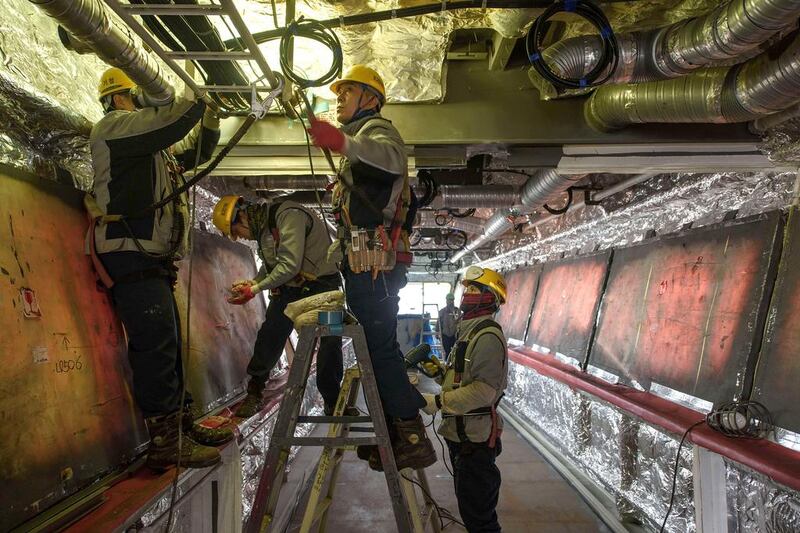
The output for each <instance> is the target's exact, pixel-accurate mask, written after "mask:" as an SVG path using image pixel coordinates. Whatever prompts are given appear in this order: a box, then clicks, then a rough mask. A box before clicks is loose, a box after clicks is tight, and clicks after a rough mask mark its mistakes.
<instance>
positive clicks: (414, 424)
mask: <svg viewBox="0 0 800 533" xmlns="http://www.w3.org/2000/svg"><path fill="white" fill-rule="evenodd" d="M394 428H395V432H396V438H395V440H393V441H392V448H393V449H394V460H395V462H396V463H397V469H398V470H402V469H404V468H412V469H414V470H417V469H419V468H427V467H429V466H431V465H432V464H433V463H435V462H436V450H434V449H433V443H431V441H430V439H428V434H427V433H426V432H425V424H424V423H423V422H422V417H421V416H419V415H417V418H415V419H413V420H399V419H395V420H394Z"/></svg>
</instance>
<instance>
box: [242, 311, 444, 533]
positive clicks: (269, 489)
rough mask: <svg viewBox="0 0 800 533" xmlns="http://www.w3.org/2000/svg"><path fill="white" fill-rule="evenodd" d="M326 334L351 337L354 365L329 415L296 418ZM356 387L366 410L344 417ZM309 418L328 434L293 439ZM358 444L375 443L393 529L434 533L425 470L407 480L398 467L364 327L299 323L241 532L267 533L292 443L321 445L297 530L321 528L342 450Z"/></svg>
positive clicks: (356, 393) (298, 416)
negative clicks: (428, 528) (429, 527)
mask: <svg viewBox="0 0 800 533" xmlns="http://www.w3.org/2000/svg"><path fill="white" fill-rule="evenodd" d="M330 335H336V336H343V337H349V338H350V339H352V341H353V349H354V351H355V356H356V363H357V367H354V368H351V369H348V371H347V373H346V375H345V379H344V383H343V384H342V391H341V393H340V395H339V400H338V401H337V404H336V409H335V411H334V415H333V416H300V406H301V404H302V399H303V396H304V393H305V387H306V383H307V382H308V378H309V374H310V371H311V361H312V355H313V353H314V347H315V345H316V344H317V339H319V338H321V337H324V336H330ZM359 385H361V386H362V387H363V389H364V398H365V400H366V406H367V410H368V412H369V414H368V415H367V416H344V415H343V413H344V412H345V411H346V408H347V407H351V406H353V405H354V404H355V401H356V398H357V396H358V388H359ZM309 422H310V423H326V424H331V426H330V428H329V431H328V435H327V436H325V437H296V436H295V435H294V433H295V428H296V426H297V424H298V423H309ZM363 422H371V423H372V427H371V428H367V427H351V426H350V424H353V423H363ZM351 431H352V432H354V433H355V432H370V433H374V436H357V437H353V436H350V432H351ZM359 445H376V446H377V447H378V451H379V454H380V457H381V463H382V465H383V470H384V475H385V477H386V484H387V486H388V489H389V498H390V500H391V503H392V510H393V512H394V517H395V522H396V523H397V530H398V531H399V532H401V533H411V532H414V533H422V532H423V531H424V528H425V524H426V523H427V522H428V521H429V520H430V522H431V523H432V524H433V528H434V531H435V532H438V531H439V528H438V525H439V524H438V522H436V520H435V517H434V516H433V513H434V504H433V502H432V501H430V500H429V499H428V496H427V495H429V494H430V490H429V488H428V483H427V479H426V478H425V475H424V471H423V470H418V471H417V472H416V477H417V480H415V481H413V482H412V481H411V479H412V477H411V476H412V475H413V472H412V471H411V470H410V469H408V470H407V471H403V472H402V473H401V472H399V471H398V470H397V465H396V464H395V460H394V454H393V452H392V447H391V439H390V437H389V431H388V428H387V424H386V418H385V417H384V415H383V409H382V407H381V401H380V396H379V395H378V387H377V383H376V381H375V374H374V372H373V369H372V362H371V360H370V357H369V352H368V349H367V342H366V338H365V337H364V330H363V329H362V327H361V326H360V325H359V324H352V325H341V324H336V325H317V326H304V327H302V328H301V330H300V338H299V340H298V343H297V350H296V351H295V356H294V359H293V360H292V366H291V369H290V371H289V381H288V382H287V384H286V389H285V391H284V395H283V400H282V402H281V409H280V411H279V413H278V419H277V421H276V423H275V428H274V429H273V433H272V439H271V440H270V444H269V449H268V450H267V457H266V461H265V463H264V469H263V470H262V472H261V478H260V480H259V485H258V489H257V491H256V496H255V501H254V502H253V509H252V511H251V513H250V518H249V519H248V521H247V526H246V531H247V532H248V533H256V532H265V531H269V529H270V526H271V523H272V520H273V518H274V516H275V508H276V506H277V504H278V498H279V496H280V490H281V486H282V484H283V481H284V471H285V468H286V463H287V461H288V460H289V452H290V450H291V447H292V446H321V447H323V452H322V455H321V457H320V462H319V465H318V468H317V474H316V477H315V480H314V483H313V485H312V489H311V494H310V497H309V503H308V506H307V509H306V513H305V516H304V520H303V528H302V529H301V531H309V530H310V528H311V527H312V526H313V525H314V524H315V523H317V522H319V526H320V527H319V531H323V530H324V526H325V519H326V517H327V510H328V508H329V507H330V504H331V503H332V501H333V489H334V488H335V485H336V476H337V474H338V468H339V465H340V463H341V460H342V457H343V454H344V450H345V449H351V448H352V447H354V446H359ZM406 472H408V474H406ZM328 478H329V479H330V481H329V483H328V490H327V493H326V496H325V498H323V499H322V502H320V496H321V493H322V489H323V487H324V485H325V480H326V479H328ZM412 483H417V484H419V486H420V487H421V488H422V490H423V493H424V495H425V496H424V497H425V503H426V505H425V509H424V511H423V512H420V510H419V507H418V506H417V503H416V493H415V491H414V486H413V485H412Z"/></svg>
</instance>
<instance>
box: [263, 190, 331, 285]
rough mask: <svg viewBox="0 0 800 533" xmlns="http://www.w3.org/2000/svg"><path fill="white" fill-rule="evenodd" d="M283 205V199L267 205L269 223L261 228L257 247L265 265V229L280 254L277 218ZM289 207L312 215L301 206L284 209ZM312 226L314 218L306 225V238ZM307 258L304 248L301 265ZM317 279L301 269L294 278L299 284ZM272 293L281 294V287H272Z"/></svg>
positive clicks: (276, 254)
mask: <svg viewBox="0 0 800 533" xmlns="http://www.w3.org/2000/svg"><path fill="white" fill-rule="evenodd" d="M282 205H283V202H282V201H278V202H273V203H271V204H269V205H268V206H267V225H266V226H265V227H263V228H262V229H261V232H260V234H259V235H258V246H257V247H256V248H257V251H258V256H259V257H260V258H261V262H262V263H264V265H266V264H267V260H266V258H265V257H264V253H263V252H262V251H261V237H262V236H263V234H264V232H265V231H269V232H270V234H271V235H272V240H273V242H274V243H275V257H277V256H278V247H279V246H280V245H281V234H280V230H279V228H278V221H277V219H278V211H279V210H280V208H281V206H282ZM289 209H295V210H297V211H302V212H303V213H304V214H305V215H306V216H310V215H309V214H308V213H306V212H305V210H303V209H300V208H299V207H292V206H289V207H287V208H286V209H285V210H284V211H288V210H289ZM312 228H313V219H312V224H311V225H308V226H306V231H305V235H306V239H307V238H308V236H309V235H311V229H312ZM305 260H306V256H305V250H303V258H302V259H301V267H302V262H305ZM316 279H317V276H316V275H314V274H312V273H310V272H304V271H302V270H301V271H300V273H299V274H297V276H295V277H294V278H293V279H292V281H294V282H295V283H298V284H299V285H303V284H305V283H306V282H308V281H314V280H316ZM270 294H275V295H277V294H280V288H279V287H276V288H274V289H271V290H270Z"/></svg>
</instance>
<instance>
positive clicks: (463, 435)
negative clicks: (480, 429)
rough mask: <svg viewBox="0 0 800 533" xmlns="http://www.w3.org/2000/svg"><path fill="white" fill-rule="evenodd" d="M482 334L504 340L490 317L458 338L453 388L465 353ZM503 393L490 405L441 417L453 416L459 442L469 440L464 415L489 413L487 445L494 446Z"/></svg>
mask: <svg viewBox="0 0 800 533" xmlns="http://www.w3.org/2000/svg"><path fill="white" fill-rule="evenodd" d="M484 334H491V335H495V336H496V337H497V338H498V339H500V342H501V343H502V342H504V339H503V330H502V328H501V327H500V325H499V324H498V323H497V322H495V321H494V320H492V319H491V318H487V319H485V320H482V321H480V322H478V324H477V325H475V327H473V328H472V331H470V332H469V335H467V337H466V339H464V340H459V341H458V342H456V345H455V348H454V349H453V350H454V356H453V371H454V375H453V389H457V388H459V387H460V386H461V379H462V377H463V375H464V371H465V370H466V362H467V354H471V353H472V350H473V349H474V348H475V344H476V343H477V342H478V338H480V336H481V335H484ZM506 364H507V363H506V358H505V357H503V368H504V369H505V367H506ZM502 397H503V394H501V395H500V397H499V398H498V399H497V401H496V402H495V403H494V404H493V405H491V406H486V407H478V408H477V409H473V410H472V411H469V412H467V413H464V414H463V415H451V414H446V413H442V418H454V419H455V423H456V433H457V434H458V439H459V441H460V442H462V443H463V442H471V441H470V440H469V438H468V437H467V431H466V423H465V420H466V417H468V416H484V415H490V416H491V419H492V430H491V432H490V434H489V441H488V446H489V448H494V447H495V444H496V442H497V439H498V438H499V437H500V434H501V433H502V429H501V428H500V427H499V425H498V423H497V406H498V405H499V403H500V400H501V399H502Z"/></svg>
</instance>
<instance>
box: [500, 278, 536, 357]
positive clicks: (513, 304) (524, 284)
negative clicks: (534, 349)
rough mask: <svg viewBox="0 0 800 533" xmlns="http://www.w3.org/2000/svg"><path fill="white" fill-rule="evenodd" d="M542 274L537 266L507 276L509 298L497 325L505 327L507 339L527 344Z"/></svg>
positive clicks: (501, 309) (501, 310)
mask: <svg viewBox="0 0 800 533" xmlns="http://www.w3.org/2000/svg"><path fill="white" fill-rule="evenodd" d="M541 273H542V267H541V266H538V265H537V266H535V267H532V268H521V269H519V270H515V271H513V272H509V273H508V274H505V278H506V290H507V292H508V297H507V298H506V303H505V305H503V306H501V307H500V311H499V312H498V313H497V323H498V324H500V325H501V326H503V332H504V333H505V334H506V338H507V339H514V340H516V341H519V342H525V334H526V333H527V331H528V321H529V320H530V318H531V308H532V307H533V300H534V298H535V296H536V288H537V287H538V286H539V276H540V275H541Z"/></svg>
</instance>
